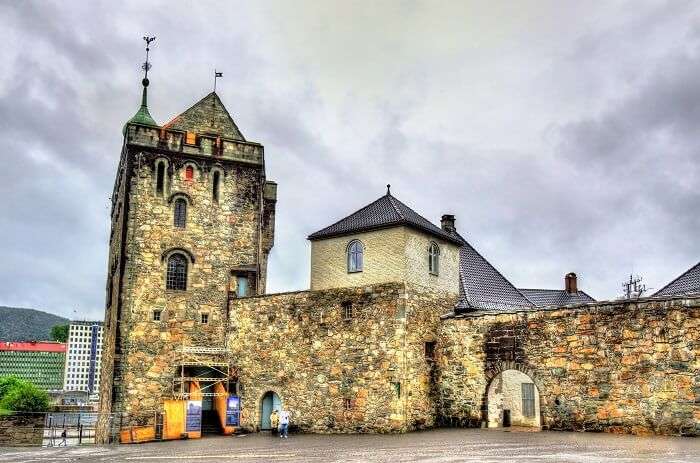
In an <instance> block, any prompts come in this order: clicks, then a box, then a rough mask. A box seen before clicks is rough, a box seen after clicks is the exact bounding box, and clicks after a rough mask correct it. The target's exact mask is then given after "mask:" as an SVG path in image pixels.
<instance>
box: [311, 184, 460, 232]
mask: <svg viewBox="0 0 700 463" xmlns="http://www.w3.org/2000/svg"><path fill="white" fill-rule="evenodd" d="M397 226H407V227H411V228H415V229H418V230H420V231H423V232H426V233H428V234H431V235H434V236H437V237H438V238H442V239H443V240H446V241H450V242H452V243H455V244H457V245H461V244H462V240H461V239H460V238H459V237H457V236H455V235H453V234H451V233H448V232H446V231H445V230H443V229H441V228H439V227H437V226H435V225H433V224H432V223H431V222H430V221H429V220H428V219H426V218H425V217H423V216H421V215H420V214H418V213H417V212H416V211H414V210H413V209H411V208H410V207H408V206H406V205H405V204H404V203H402V202H401V201H399V200H398V199H396V198H395V197H393V196H392V195H391V194H390V193H388V192H387V194H385V195H384V196H382V197H381V198H379V199H378V200H376V201H374V202H373V203H371V204H368V205H367V206H365V207H363V208H362V209H360V210H359V211H356V212H353V213H352V214H350V215H349V216H347V217H345V218H344V219H341V220H339V221H337V222H336V223H334V224H333V225H330V226H328V227H326V228H324V229H322V230H319V231H317V232H314V233H312V234H310V235H309V237H308V238H309V239H310V240H318V239H323V238H331V237H334V236H343V235H350V234H353V233H359V232H365V231H371V230H378V229H381V228H389V227H397Z"/></svg>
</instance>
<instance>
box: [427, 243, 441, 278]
mask: <svg viewBox="0 0 700 463" xmlns="http://www.w3.org/2000/svg"><path fill="white" fill-rule="evenodd" d="M428 271H429V272H430V273H431V274H432V275H438V274H439V273H440V248H439V247H438V245H437V244H436V243H430V247H429V248H428Z"/></svg>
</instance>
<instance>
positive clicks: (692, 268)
mask: <svg viewBox="0 0 700 463" xmlns="http://www.w3.org/2000/svg"><path fill="white" fill-rule="evenodd" d="M698 267H700V262H698V263H697V264H695V265H693V266H692V267H690V268H689V269H688V270H686V271H685V272H683V273H681V274H680V275H678V276H677V277H676V278H674V279H673V280H672V281H670V282H668V284H666V286H664V287H663V288H661V289H660V290H658V291H656V292H655V293H654V294H652V297H653V296H656V295H658V294H660V293H662V292H663V291H665V290H666V289H667V288H669V287H670V286H671V285H673V284H674V283H676V282H678V281H679V280H681V279H682V278H683V277H685V276H686V275H688V274H689V273H690V272H692V271H694V270H695V269H696V268H698Z"/></svg>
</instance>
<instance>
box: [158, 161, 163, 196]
mask: <svg viewBox="0 0 700 463" xmlns="http://www.w3.org/2000/svg"><path fill="white" fill-rule="evenodd" d="M164 186H165V163H164V162H162V161H161V162H159V163H158V166H157V167H156V194H157V195H159V196H162V195H163V190H164Z"/></svg>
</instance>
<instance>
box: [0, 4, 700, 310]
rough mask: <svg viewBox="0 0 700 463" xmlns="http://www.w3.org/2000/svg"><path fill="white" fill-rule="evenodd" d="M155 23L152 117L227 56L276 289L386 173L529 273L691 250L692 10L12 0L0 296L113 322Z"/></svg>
mask: <svg viewBox="0 0 700 463" xmlns="http://www.w3.org/2000/svg"><path fill="white" fill-rule="evenodd" d="M145 34H149V35H155V36H157V40H156V42H155V44H154V46H153V48H152V50H153V51H152V63H153V69H152V71H151V73H150V75H149V77H150V79H151V86H150V88H149V106H150V110H151V114H152V115H153V116H154V118H155V119H156V121H158V122H161V123H162V122H165V121H167V120H169V119H170V118H171V117H172V116H174V115H176V114H178V113H179V112H181V111H183V110H184V109H186V108H187V107H189V106H190V105H191V104H192V103H194V102H195V101H196V100H198V99H199V98H201V97H202V96H204V95H205V94H207V93H208V92H210V91H211V87H212V73H213V70H214V68H216V69H218V70H221V71H223V72H224V77H223V79H221V80H220V81H219V85H218V93H219V95H220V96H221V98H222V100H223V101H224V103H225V104H226V105H227V107H228V109H229V111H230V112H231V114H232V115H233V117H234V119H235V120H236V122H237V123H238V126H239V127H240V128H241V130H242V131H243V133H244V135H245V136H246V137H247V138H248V139H249V140H254V141H259V142H261V143H263V144H264V145H265V154H266V159H267V166H268V177H269V178H271V179H273V180H276V181H277V182H278V183H279V201H278V204H277V207H278V215H277V237H276V246H275V248H274V250H273V253H272V261H271V264H270V273H269V289H270V290H271V291H282V290H291V289H300V288H305V287H307V286H308V278H309V277H308V273H309V264H308V259H309V245H308V243H307V242H306V240H305V237H306V235H308V234H309V233H310V232H313V231H315V230H317V229H319V228H321V227H323V226H325V225H328V224H330V223H331V222H334V221H335V220H337V219H339V218H341V217H343V216H345V215H347V214H348V213H350V212H352V211H354V210H356V209H358V208H359V207H361V206H363V205H365V204H366V203H368V202H370V201H372V200H374V199H376V198H377V197H378V196H380V195H382V194H383V193H384V191H385V186H384V185H386V184H387V183H391V185H392V193H394V194H395V195H396V196H397V197H398V198H399V199H401V200H402V201H404V202H405V203H407V204H408V205H410V206H412V207H413V208H414V209H416V210H417V211H418V212H420V213H421V214H423V215H424V216H426V217H427V218H429V219H431V220H432V221H434V222H439V218H440V215H441V214H443V213H453V214H455V215H456V216H457V226H458V229H459V231H460V232H461V233H462V235H463V236H465V237H466V238H467V239H468V240H469V241H470V242H471V244H472V245H473V246H474V247H476V248H477V249H478V250H479V251H480V252H481V253H482V254H483V255H484V256H486V258H487V259H489V260H490V261H491V263H493V264H494V265H495V266H496V267H497V268H498V269H500V270H501V271H502V272H503V273H504V274H505V275H506V277H508V278H509V279H510V280H511V281H512V282H513V283H514V284H515V285H516V286H519V287H538V288H559V287H562V285H563V275H564V274H565V273H566V272H569V271H575V272H577V273H578V274H579V278H580V286H581V287H583V289H585V290H586V291H587V292H589V294H591V295H592V296H593V297H595V298H598V299H608V298H614V297H616V296H618V295H619V294H620V292H621V283H622V281H623V280H624V279H625V278H626V277H627V276H628V275H629V274H630V272H633V273H635V274H637V273H638V274H640V275H642V276H643V277H644V279H645V282H646V283H647V284H648V285H649V286H651V287H654V288H660V287H661V286H663V285H664V284H666V283H667V282H668V281H669V280H671V279H672V278H674V277H675V276H677V275H678V274H680V273H681V272H683V271H685V270H686V269H687V268H689V267H690V266H692V265H694V264H695V263H697V262H698V261H699V260H700V239H698V236H699V235H700V233H699V230H700V188H699V185H700V132H699V131H698V129H699V128H700V3H697V2H691V1H688V2H685V1H681V0H674V1H668V2H653V1H650V2H646V1H637V0H634V1H625V2H612V1H608V0H606V1H600V2H573V1H571V2H561V1H553V2H546V1H533V2H524V1H518V2H494V1H488V2H486V1H482V2H466V1H460V2H454V4H452V5H450V4H448V3H447V2H444V1H440V2H413V1H401V2H399V1H395V2H369V1H368V2H347V1H344V2H328V1H319V2H299V1H294V2H292V1H285V2H279V3H273V2H245V3H232V2H220V3H219V2H172V1H168V2H158V1H150V2H142V1H138V2H125V3H124V2H120V3H119V4H117V3H115V2H104V3H102V2H81V3H78V2H56V3H51V2H44V1H42V2H31V1H23V2H18V1H11V0H0V41H1V42H2V43H3V47H2V49H1V51H0V57H2V60H1V61H2V66H0V129H1V130H0V152H1V153H2V158H3V160H4V165H3V168H2V169H1V170H0V193H2V197H3V200H2V202H1V203H0V204H1V205H0V208H1V209H0V212H1V213H2V215H1V217H2V222H1V226H0V243H1V244H0V249H2V260H3V265H2V266H0V305H10V306H20V307H32V308H40V309H44V310H47V311H50V312H53V313H56V314H60V315H64V316H70V317H75V316H77V317H79V318H82V317H89V318H101V317H102V315H103V306H104V286H105V278H106V276H105V274H106V262H107V241H108V234H109V219H108V215H109V196H110V194H111V192H112V186H113V182H114V175H115V170H116V166H117V161H118V157H119V152H120V148H121V143H122V134H121V128H122V126H123V124H124V122H125V121H126V120H127V119H129V118H130V117H131V116H132V115H133V113H134V112H135V111H136V110H137V109H138V104H139V98H140V90H141V87H140V80H141V78H142V75H141V71H140V65H141V62H142V61H143V40H142V39H141V37H142V36H143V35H145ZM74 311H75V312H74Z"/></svg>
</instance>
